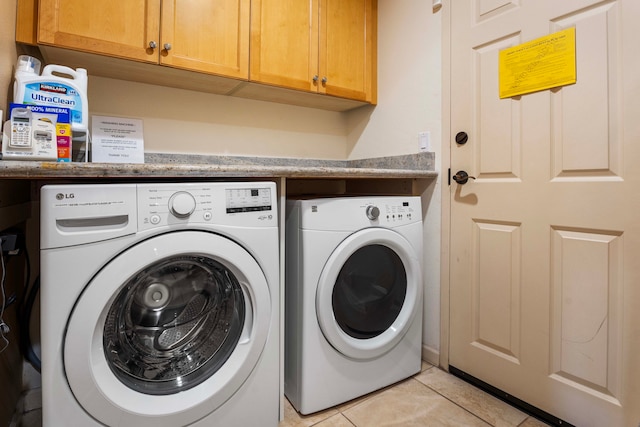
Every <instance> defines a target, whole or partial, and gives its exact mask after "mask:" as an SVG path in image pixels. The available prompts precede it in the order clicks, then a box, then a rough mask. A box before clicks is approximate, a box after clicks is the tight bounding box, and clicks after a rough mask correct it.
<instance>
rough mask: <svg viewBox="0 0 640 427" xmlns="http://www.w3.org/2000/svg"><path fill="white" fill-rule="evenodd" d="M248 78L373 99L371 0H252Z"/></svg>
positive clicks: (374, 6) (373, 4)
mask: <svg viewBox="0 0 640 427" xmlns="http://www.w3.org/2000/svg"><path fill="white" fill-rule="evenodd" d="M251 8H252V12H251V60H250V64H251V68H250V75H249V79H250V80H252V81H257V82H261V83H267V84H271V85H276V86H280V87H286V88H292V89H299V90H305V91H310V92H319V93H323V94H327V95H333V96H338V97H343V98H349V99H356V100H360V101H365V102H369V103H375V102H376V85H377V82H376V80H377V79H376V67H377V63H376V61H377V56H376V32H377V31H376V30H377V29H376V25H377V0H310V1H299V0H253V1H252V5H251Z"/></svg>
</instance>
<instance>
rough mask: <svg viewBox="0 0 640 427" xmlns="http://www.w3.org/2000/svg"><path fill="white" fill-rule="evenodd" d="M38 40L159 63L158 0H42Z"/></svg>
mask: <svg viewBox="0 0 640 427" xmlns="http://www.w3.org/2000/svg"><path fill="white" fill-rule="evenodd" d="M39 8H40V9H39V15H38V43H41V44H46V45H55V46H57V47H64V48H69V49H75V50H81V51H85V52H92V53H99V54H105V55H111V56H117V57H120V58H127V59H135V60H138V61H145V62H158V51H157V49H156V50H154V49H150V48H149V43H150V42H152V41H155V42H158V40H159V39H158V37H159V26H160V0H92V1H87V0H41V1H40V6H39Z"/></svg>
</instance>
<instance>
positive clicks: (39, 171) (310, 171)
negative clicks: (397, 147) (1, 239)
mask: <svg viewBox="0 0 640 427" xmlns="http://www.w3.org/2000/svg"><path fill="white" fill-rule="evenodd" d="M437 176H438V173H437V172H435V171H432V170H416V169H395V168H394V169H386V168H369V167H322V166H301V167H295V166H274V165H268V166H263V165H210V164H131V163H122V164H114V163H109V164H106V163H57V162H33V161H14V160H11V161H0V178H4V179H51V178H76V179H77V178H176V177H181V178H186V177H193V178H208V177H210V178H216V177H236V178H244V177H248V178H251V177H262V178H277V177H283V178H405V179H406V178H435V177H437Z"/></svg>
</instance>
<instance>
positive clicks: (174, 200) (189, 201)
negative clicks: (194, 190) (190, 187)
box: [169, 191, 196, 218]
mask: <svg viewBox="0 0 640 427" xmlns="http://www.w3.org/2000/svg"><path fill="white" fill-rule="evenodd" d="M195 209H196V199H195V198H194V197H193V196H192V195H191V194H190V193H187V192H186V191H179V192H177V193H174V194H173V195H172V196H171V198H170V199H169V212H171V214H172V215H173V216H175V217H176V218H187V217H189V215H191V214H192V213H193V211H194V210H195Z"/></svg>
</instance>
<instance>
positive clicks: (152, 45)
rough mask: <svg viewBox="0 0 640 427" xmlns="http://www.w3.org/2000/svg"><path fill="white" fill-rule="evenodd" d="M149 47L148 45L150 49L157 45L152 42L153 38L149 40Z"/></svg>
mask: <svg viewBox="0 0 640 427" xmlns="http://www.w3.org/2000/svg"><path fill="white" fill-rule="evenodd" d="M149 47H150V48H151V49H155V48H156V47H158V44H157V43H156V42H154V41H153V40H151V41H150V42H149Z"/></svg>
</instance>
